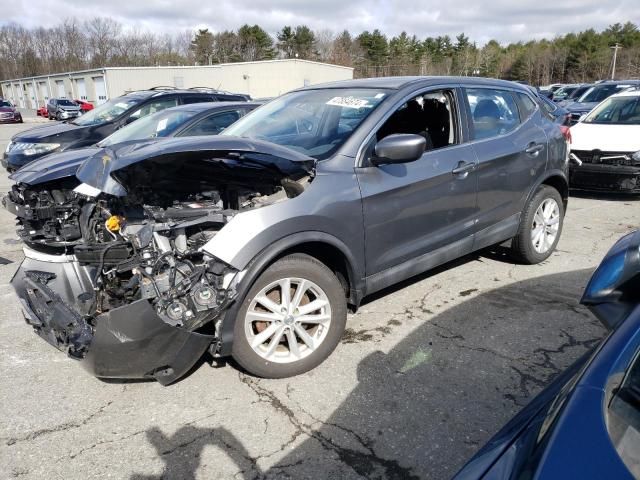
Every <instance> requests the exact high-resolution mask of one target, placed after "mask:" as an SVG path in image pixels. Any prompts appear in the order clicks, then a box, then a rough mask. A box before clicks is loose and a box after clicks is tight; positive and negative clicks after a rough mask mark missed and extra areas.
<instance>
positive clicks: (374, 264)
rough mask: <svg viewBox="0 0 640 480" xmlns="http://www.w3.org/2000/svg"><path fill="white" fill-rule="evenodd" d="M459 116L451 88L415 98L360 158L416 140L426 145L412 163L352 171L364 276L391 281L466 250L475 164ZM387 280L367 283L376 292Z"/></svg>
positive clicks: (473, 204)
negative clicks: (410, 137) (400, 138)
mask: <svg viewBox="0 0 640 480" xmlns="http://www.w3.org/2000/svg"><path fill="white" fill-rule="evenodd" d="M459 111H460V110H459V108H458V100H457V92H456V90H455V89H450V90H447V89H444V90H430V91H423V92H417V93H416V95H415V96H412V97H411V98H410V99H409V100H408V101H407V102H406V103H404V104H403V105H401V106H400V107H399V108H398V109H397V111H396V112H395V113H394V114H393V115H392V116H391V117H389V119H388V120H387V121H386V122H385V123H384V124H383V125H382V127H381V128H380V129H379V130H378V132H377V133H376V135H375V136H374V137H373V138H372V140H371V142H370V144H368V145H367V149H366V150H365V157H366V156H367V155H369V156H370V155H371V154H372V152H373V148H374V147H375V143H376V142H377V141H379V140H381V139H382V138H384V137H385V136H387V135H390V134H394V133H412V134H418V135H422V136H424V137H425V139H426V141H427V150H426V151H425V153H424V154H423V155H422V157H421V158H419V159H418V160H416V161H414V162H409V163H403V164H394V165H381V166H378V167H375V166H363V167H360V168H357V169H356V173H357V178H358V182H359V184H360V190H361V194H362V204H363V214H364V229H365V255H366V271H367V276H368V277H369V276H372V275H374V276H377V277H384V274H382V272H384V271H389V269H392V268H393V269H394V271H395V274H394V275H391V276H393V281H397V280H399V279H401V278H402V277H408V276H410V275H413V274H416V273H420V271H423V270H425V269H426V268H429V267H430V266H433V265H434V264H438V263H443V262H444V261H447V260H449V259H451V258H455V257H457V256H460V255H463V254H465V253H468V251H470V249H471V245H472V243H473V235H472V233H473V228H474V218H475V212H476V195H477V177H476V166H477V161H476V157H475V153H474V151H473V148H472V147H471V146H469V145H467V144H465V143H463V141H462V129H461V122H460V116H459ZM365 160H366V159H365ZM365 165H366V163H365ZM454 171H455V172H457V173H454ZM393 281H390V282H387V281H385V280H382V279H381V278H378V281H376V282H374V283H375V287H380V288H382V287H384V286H386V285H387V284H390V283H393ZM373 289H377V288H372V290H373Z"/></svg>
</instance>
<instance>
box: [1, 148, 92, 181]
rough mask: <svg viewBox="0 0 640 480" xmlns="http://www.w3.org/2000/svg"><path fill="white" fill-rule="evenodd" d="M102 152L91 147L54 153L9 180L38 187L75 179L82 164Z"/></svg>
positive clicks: (27, 166) (32, 163)
mask: <svg viewBox="0 0 640 480" xmlns="http://www.w3.org/2000/svg"><path fill="white" fill-rule="evenodd" d="M100 150H101V149H100V148H97V147H89V148H81V149H78V150H69V151H66V152H58V153H52V154H51V155H47V156H46V157H42V158H39V159H37V160H36V161H35V162H31V163H28V164H27V165H25V166H24V167H22V168H21V169H19V170H18V171H17V172H15V173H14V174H13V175H11V176H10V177H9V178H10V179H11V180H13V181H15V182H16V183H24V184H27V185H38V184H40V183H45V182H50V181H52V180H58V179H60V178H65V177H73V176H75V174H76V171H77V170H78V167H79V166H80V165H82V162H84V161H85V160H86V159H87V158H89V157H91V156H92V155H95V154H96V153H97V152H99V151H100Z"/></svg>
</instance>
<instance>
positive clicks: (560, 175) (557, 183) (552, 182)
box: [523, 170, 569, 212]
mask: <svg viewBox="0 0 640 480" xmlns="http://www.w3.org/2000/svg"><path fill="white" fill-rule="evenodd" d="M541 185H548V186H550V187H553V188H555V189H556V190H557V191H558V193H560V197H561V198H562V204H563V206H564V211H565V212H566V211H567V204H568V202H569V181H568V180H567V176H566V174H565V173H564V172H562V171H561V170H558V171H550V172H547V175H545V176H544V177H542V178H540V179H539V180H538V181H537V182H536V183H535V184H534V185H533V188H531V190H530V191H529V194H528V195H527V198H526V200H525V202H524V205H523V208H524V207H526V205H527V204H528V203H529V202H530V201H531V199H532V198H533V196H534V195H535V194H536V192H537V191H538V188H539V187H540V186H541Z"/></svg>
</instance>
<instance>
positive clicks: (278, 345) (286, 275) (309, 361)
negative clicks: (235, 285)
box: [232, 254, 347, 378]
mask: <svg viewBox="0 0 640 480" xmlns="http://www.w3.org/2000/svg"><path fill="white" fill-rule="evenodd" d="M346 320H347V302H346V296H345V292H344V289H343V288H342V285H341V284H340V281H339V280H338V278H337V277H336V276H335V275H334V274H333V272H332V271H331V270H330V269H329V268H327V267H326V266H325V265H324V264H322V263H321V262H319V261H318V260H316V259H315V258H313V257H311V256H309V255H304V254H293V255H289V256H286V257H283V258H281V259H280V260H278V261H276V262H275V263H273V264H272V265H271V266H270V267H269V268H267V269H266V270H265V271H264V273H262V275H260V277H259V278H258V279H257V280H256V282H255V284H254V285H253V286H252V287H251V289H250V290H249V292H248V293H247V295H246V296H245V298H244V300H243V303H242V306H241V307H240V309H239V311H238V315H237V317H236V323H235V327H234V340H233V352H232V355H233V358H234V359H235V360H236V361H237V362H238V363H239V364H240V365H241V366H242V367H243V368H245V369H246V370H247V371H248V372H249V373H251V374H253V375H256V376H259V377H264V378H285V377H292V376H294V375H299V374H301V373H304V372H307V371H309V370H311V369H312V368H315V367H316V366H318V365H319V364H320V363H322V362H323V361H324V360H325V359H326V358H327V357H328V356H329V355H330V354H331V352H333V350H334V349H335V348H336V346H337V345H338V342H339V341H340V338H341V337H342V334H343V332H344V328H345V324H346Z"/></svg>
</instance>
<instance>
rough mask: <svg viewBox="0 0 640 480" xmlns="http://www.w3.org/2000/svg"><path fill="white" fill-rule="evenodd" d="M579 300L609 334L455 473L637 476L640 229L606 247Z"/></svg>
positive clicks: (460, 478) (463, 479) (466, 477)
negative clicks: (607, 249) (609, 248)
mask: <svg viewBox="0 0 640 480" xmlns="http://www.w3.org/2000/svg"><path fill="white" fill-rule="evenodd" d="M581 302H582V303H583V304H584V305H586V306H587V307H588V308H589V309H590V310H591V311H592V312H593V313H594V314H595V316H596V317H597V318H598V319H599V320H600V321H601V322H602V323H603V324H604V325H605V326H606V327H607V328H608V329H609V334H608V335H607V336H606V337H605V338H604V339H603V341H602V342H601V343H600V345H599V346H597V347H596V348H595V349H594V350H593V351H591V352H589V353H587V354H586V355H585V356H584V357H582V358H581V359H580V360H578V361H577V362H576V363H575V364H574V365H573V366H571V367H570V368H569V369H568V370H567V371H565V372H564V373H563V374H562V375H561V376H560V377H559V378H557V379H556V380H555V381H554V382H553V383H552V384H551V385H550V386H549V387H547V388H546V389H545V390H543V391H542V393H540V394H539V395H538V396H537V397H535V398H534V399H533V401H532V402H531V403H530V404H529V405H527V406H526V407H525V408H524V409H523V410H522V411H521V412H520V413H519V414H518V415H516V416H515V417H514V418H513V419H512V420H511V421H510V422H509V423H507V425H505V426H504V427H503V428H502V430H500V431H499V432H498V433H497V434H496V435H495V436H494V437H493V438H492V439H491V440H490V441H489V442H488V443H487V444H486V445H485V446H484V447H483V448H482V449H481V450H480V451H479V452H478V453H477V454H476V455H475V456H474V457H473V458H472V459H471V460H470V461H469V462H468V463H467V464H466V465H465V466H464V467H463V468H462V470H461V471H460V472H458V474H457V475H456V476H455V477H454V480H471V479H483V480H497V479H542V480H548V479H554V480H555V479H574V478H575V479H582V480H591V479H593V480H595V479H616V480H625V479H636V480H637V479H640V230H639V231H636V232H634V233H631V234H629V235H626V236H625V237H623V238H621V239H620V240H619V241H618V242H617V243H616V244H615V245H614V246H613V247H612V249H611V250H610V251H609V253H608V254H607V255H606V257H605V258H604V260H603V261H602V263H601V264H600V266H599V267H598V269H597V270H596V272H595V273H594V274H593V276H592V278H591V280H590V282H589V284H588V285H587V288H586V290H585V293H584V296H583V298H582V301H581Z"/></svg>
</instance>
